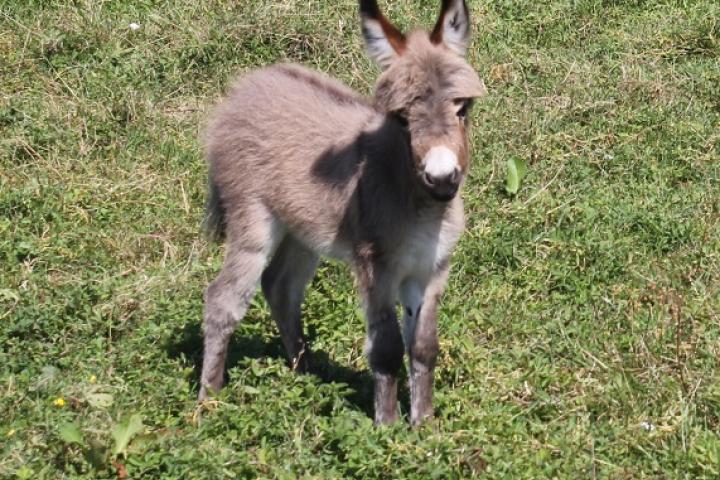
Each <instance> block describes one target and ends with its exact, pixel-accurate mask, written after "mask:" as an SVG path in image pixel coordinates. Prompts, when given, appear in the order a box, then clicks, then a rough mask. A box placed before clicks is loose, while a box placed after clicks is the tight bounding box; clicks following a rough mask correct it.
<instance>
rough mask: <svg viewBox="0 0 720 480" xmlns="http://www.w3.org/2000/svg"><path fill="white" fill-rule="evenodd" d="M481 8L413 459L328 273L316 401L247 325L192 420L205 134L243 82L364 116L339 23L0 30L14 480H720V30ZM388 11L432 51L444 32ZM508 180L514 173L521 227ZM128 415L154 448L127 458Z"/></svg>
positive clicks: (3, 395)
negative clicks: (475, 97)
mask: <svg viewBox="0 0 720 480" xmlns="http://www.w3.org/2000/svg"><path fill="white" fill-rule="evenodd" d="M469 3H470V7H471V11H472V14H473V16H474V19H475V32H476V35H475V41H474V45H473V47H472V49H471V52H470V55H469V56H470V60H471V62H472V63H473V65H475V66H476V67H477V68H478V70H479V71H480V73H481V76H482V77H483V78H485V79H486V82H487V84H488V87H489V89H490V95H489V96H488V97H487V98H486V99H484V100H483V101H481V102H478V105H477V107H476V110H475V112H474V113H473V119H472V122H473V124H474V131H473V152H474V154H473V160H472V167H471V168H472V171H471V176H470V179H469V181H468V184H467V185H466V187H465V192H464V195H465V198H466V212H467V220H468V221H467V223H468V228H467V232H466V234H465V235H464V237H463V239H462V241H461V244H460V245H459V248H458V251H457V253H456V255H455V257H454V266H453V272H452V275H451V278H450V283H449V287H448V291H447V294H446V295H445V299H444V303H443V307H442V310H441V312H440V330H441V345H442V354H441V359H440V362H439V367H438V371H437V374H436V379H437V395H436V404H437V412H436V413H437V419H436V420H435V422H434V423H433V424H431V425H428V426H426V427H424V428H422V429H418V430H410V429H409V428H408V427H407V426H406V425H405V424H401V425H397V426H394V427H392V428H383V429H374V428H373V427H372V422H371V420H370V418H369V417H368V413H369V412H370V410H371V408H372V406H371V402H370V398H371V397H370V381H369V378H368V375H367V367H366V363H365V360H364V358H363V353H362V347H363V331H364V328H363V321H362V318H361V316H360V314H359V310H358V304H357V300H356V298H355V296H354V293H353V289H352V281H351V279H350V277H349V275H348V272H347V270H346V269H345V268H344V267H342V266H341V265H338V264H335V263H325V264H323V265H322V266H321V268H320V270H319V271H318V274H317V275H316V277H315V279H314V281H313V284H312V286H311V288H310V289H309V291H308V297H307V301H306V304H305V307H304V309H305V317H306V322H307V328H308V330H309V331H310V333H311V337H312V338H313V344H314V349H315V350H317V351H319V352H320V362H319V367H318V372H316V375H309V376H302V377H300V376H295V375H293V374H292V373H291V372H290V371H289V370H288V369H287V368H286V366H285V364H284V360H283V359H282V349H281V347H280V344H279V342H278V340H277V334H276V331H275V327H274V326H273V325H272V321H271V319H270V316H269V311H268V308H267V306H266V305H265V303H264V302H263V300H262V299H261V298H260V297H258V298H257V299H256V300H255V302H254V304H253V307H252V308H251V310H250V312H249V314H248V317H247V318H246V320H245V321H244V323H243V324H242V326H241V327H240V328H238V331H237V333H236V335H235V337H234V339H233V348H232V351H231V355H232V357H233V358H232V359H231V361H230V365H231V369H230V371H229V383H228V387H227V388H226V389H225V390H224V391H223V392H222V394H221V397H220V399H219V401H218V403H217V405H216V406H215V408H214V409H213V411H212V412H210V413H208V414H206V415H205V416H204V417H203V419H202V421H201V422H199V423H198V421H197V420H198V419H197V417H196V416H195V415H194V413H195V412H194V409H195V404H194V398H195V396H196V392H197V365H198V362H199V359H200V355H201V338H200V319H201V315H202V292H203V289H204V288H205V286H206V285H207V283H208V281H209V280H210V279H212V277H213V275H214V274H215V272H217V270H218V268H219V265H220V262H221V260H222V248H221V247H218V246H216V245H209V244H207V243H206V242H205V241H204V240H203V239H202V238H201V236H200V235H199V224H200V219H201V215H202V204H203V199H204V195H205V174H206V171H205V165H204V162H203V160H202V156H201V146H200V145H199V142H198V137H199V134H200V130H201V125H202V123H203V120H204V118H205V115H206V113H207V111H208V109H209V108H210V107H211V106H212V105H213V103H214V102H215V101H216V100H217V99H218V98H219V97H220V95H221V94H222V92H223V90H224V88H225V87H226V86H227V84H228V82H229V81H230V79H231V78H232V77H233V76H234V75H236V74H237V73H239V72H243V71H247V70H249V69H252V68H255V67H257V66H260V65H265V64H268V63H272V62H275V61H294V62H300V63H303V64H305V65H308V66H311V67H314V68H318V69H320V70H322V71H325V72H328V73H330V74H332V75H334V76H337V77H338V78H340V79H342V80H343V81H344V82H346V83H348V84H349V85H351V86H353V87H354V88H357V89H358V90H360V91H362V92H365V93H369V92H370V91H371V89H372V84H373V80H374V78H375V76H376V74H377V71H376V69H375V67H373V66H372V65H371V64H370V62H369V60H367V59H366V58H365V56H364V54H363V52H362V46H361V43H360V37H359V27H358V26H357V21H358V20H357V13H356V7H355V3H354V2H352V1H349V0H348V1H345V0H344V1H342V2H338V3H336V4H333V5H330V4H328V3H327V2H320V1H318V0H312V1H309V2H298V1H293V0H284V1H280V2H272V3H267V2H260V1H259V0H246V1H242V2H235V3H227V2H220V1H215V0H211V1H208V2H196V3H192V2H180V1H157V2H90V1H82V0H81V1H77V2H74V3H70V4H68V2H60V1H50V2H45V1H43V2H40V1H10V2H6V3H4V4H3V5H2V6H0V85H2V88H1V89H0V265H2V269H0V345H2V348H1V349H0V380H1V383H0V436H1V437H0V438H2V441H0V477H5V476H9V477H14V476H16V477H20V478H58V477H67V478H78V477H83V478H103V477H117V476H118V475H119V474H120V473H121V472H122V469H124V470H126V471H127V473H128V474H129V476H130V477H131V478H140V477H146V478H225V477H228V478H236V477H248V478H254V477H258V476H260V477H272V478H294V477H301V476H306V477H321V478H326V477H330V478H347V477H361V478H378V477H383V478H384V477H398V478H428V477H440V478H466V477H468V476H470V475H473V474H482V475H484V476H486V477H488V478H717V477H718V475H720V437H719V436H718V433H717V432H718V429H719V427H720V425H719V419H720V413H719V412H720V374H718V370H717V368H718V358H719V355H720V347H719V345H720V343H719V340H720V338H719V337H720V319H719V317H718V315H719V312H720V193H719V190H718V180H719V177H720V145H719V143H718V142H719V141H720V125H719V121H720V60H719V55H720V7H719V6H718V5H717V3H716V2H713V1H710V0H701V1H697V2H680V1H677V2H676V1H640V0H638V1H631V2H630V1H628V2H620V1H608V0H606V1H601V0H581V1H570V0H567V1H558V2H548V1H542V2H527V1H502V2H484V1H471V2H469ZM387 7H388V15H389V16H390V17H391V18H392V19H393V20H394V21H397V23H398V24H400V25H401V26H403V27H410V26H412V25H416V24H421V23H423V24H425V25H430V24H431V23H432V21H433V20H434V14H435V10H436V2H432V1H416V2H391V4H390V5H387ZM131 22H136V23H138V24H139V25H140V28H139V29H138V30H131V29H130V28H129V24H130V23H131ZM511 157H517V158H520V159H523V160H525V161H526V162H528V164H529V173H528V176H527V177H526V178H525V181H524V184H523V186H522V188H521V190H520V192H519V194H518V195H517V196H516V197H512V198H511V197H508V196H506V195H505V193H504V192H503V189H502V185H503V180H504V168H505V161H506V160H507V159H508V158H511ZM406 398H407V397H406V392H405V400H404V401H403V409H405V410H406V409H407V400H406ZM59 400H62V401H59ZM133 414H138V415H140V416H141V418H142V421H143V423H144V428H143V430H142V432H141V433H139V434H137V435H135V436H134V437H133V439H132V441H131V442H130V444H129V446H128V447H127V449H125V450H124V451H122V452H118V453H115V452H113V446H114V445H116V440H115V437H114V435H113V432H115V431H116V429H117V428H118V425H122V422H123V420H124V419H126V418H128V417H129V416H130V415H133ZM68 423H72V424H74V425H76V426H77V428H78V429H79V430H80V432H81V434H82V435H83V441H82V442H80V443H79V444H77V443H68V442H67V440H63V438H62V435H61V430H62V427H63V426H64V425H66V424H68ZM93 455H95V456H96V457H101V458H99V459H97V458H93Z"/></svg>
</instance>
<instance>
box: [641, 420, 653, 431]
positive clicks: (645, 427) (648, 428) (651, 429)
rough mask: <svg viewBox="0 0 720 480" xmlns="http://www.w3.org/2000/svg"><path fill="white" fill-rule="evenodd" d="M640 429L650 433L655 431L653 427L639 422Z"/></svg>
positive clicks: (650, 424)
mask: <svg viewBox="0 0 720 480" xmlns="http://www.w3.org/2000/svg"><path fill="white" fill-rule="evenodd" d="M640 428H642V429H643V430H647V431H648V432H652V431H653V430H655V425H653V424H652V423H648V422H640Z"/></svg>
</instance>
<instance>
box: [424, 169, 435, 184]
mask: <svg viewBox="0 0 720 480" xmlns="http://www.w3.org/2000/svg"><path fill="white" fill-rule="evenodd" d="M425 183H427V184H428V185H430V186H432V185H435V179H434V178H433V176H432V175H430V174H429V173H428V172H425Z"/></svg>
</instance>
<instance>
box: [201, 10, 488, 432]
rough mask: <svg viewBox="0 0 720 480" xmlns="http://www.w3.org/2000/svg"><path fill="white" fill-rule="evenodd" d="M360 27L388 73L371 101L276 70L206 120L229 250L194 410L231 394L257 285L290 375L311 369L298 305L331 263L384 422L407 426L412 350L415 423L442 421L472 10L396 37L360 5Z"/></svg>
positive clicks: (241, 88)
mask: <svg viewBox="0 0 720 480" xmlns="http://www.w3.org/2000/svg"><path fill="white" fill-rule="evenodd" d="M360 14H361V19H362V31H363V35H364V38H365V42H366V46H367V50H368V53H369V55H370V56H371V57H372V58H373V59H374V60H375V61H376V62H377V63H378V64H379V65H380V67H381V68H382V69H383V73H382V74H381V75H380V78H379V79H378V81H377V85H376V90H375V95H374V98H373V99H372V100H367V99H365V98H363V97H361V96H359V95H358V94H357V93H355V92H354V91H352V90H350V89H349V88H348V87H346V86H344V85H343V84H341V83H339V82H337V81H335V80H333V79H331V78H328V77H326V76H324V75H321V74H319V73H316V72H313V71H310V70H307V69H305V68H302V67H300V66H296V65H278V66H273V67H269V68H265V69H262V70H258V71H255V72H253V73H250V74H248V75H247V76H245V77H244V78H242V79H240V80H239V81H238V83H237V84H236V85H235V86H234V88H233V89H232V90H231V92H230V94H229V96H228V98H227V99H226V100H225V101H224V102H222V103H221V104H220V106H219V107H218V108H217V109H216V110H215V112H214V114H213V115H212V117H211V119H210V121H209V124H208V128H207V133H206V151H207V157H208V161H209V165H210V197H209V201H208V211H207V216H208V226H209V227H210V230H211V233H213V234H215V235H221V234H223V233H224V234H225V235H226V237H227V252H226V258H225V264H224V266H223V269H222V271H221V272H220V274H219V275H218V277H217V278H216V279H215V280H214V281H213V282H212V283H211V284H210V286H209V287H208V289H207V292H206V296H205V301H206V306H205V319H204V322H205V324H204V330H205V352H204V359H203V370H202V377H201V389H200V396H199V398H200V400H203V399H205V398H207V396H208V395H209V393H210V392H212V391H218V390H219V389H220V387H221V386H222V382H223V370H224V365H225V357H226V354H227V349H228V341H229V339H230V336H231V334H232V332H233V330H234V328H235V326H236V325H237V323H238V322H239V321H240V320H241V319H242V318H243V316H244V315H245V311H246V309H247V306H248V304H249V302H250V300H251V299H252V297H253V295H254V293H255V289H256V287H257V284H258V281H259V282H260V284H261V286H262V291H263V293H264V294H265V297H266V298H267V301H268V303H269V305H270V308H271V311H272V315H273V318H274V319H275V321H276V322H277V325H278V329H279V331H280V335H281V337H282V341H283V343H284V345H285V348H286V349H287V353H288V356H289V357H290V360H291V362H292V365H293V367H294V368H296V369H298V370H300V371H304V370H306V369H307V368H308V361H309V355H310V352H309V349H308V345H307V344H306V342H305V339H304V337H303V328H302V322H301V318H300V307H301V303H302V300H303V296H304V290H305V286H306V284H307V283H308V282H309V281H310V279H311V278H312V276H313V273H314V271H315V267H316V266H317V263H318V258H319V257H320V256H321V255H325V256H330V257H333V258H337V259H341V260H344V261H346V262H347V263H349V264H350V265H351V267H352V269H353V272H354V274H355V277H356V279H357V285H358V289H359V291H360V294H361V296H362V300H363V305H364V309H365V313H366V317H367V356H368V359H369V363H370V367H371V369H372V372H373V378H374V382H375V394H374V398H375V421H376V423H391V422H394V421H396V420H397V418H398V408H397V375H398V371H399V370H400V368H401V366H402V361H403V347H404V349H405V350H406V351H407V353H408V355H409V365H410V374H409V376H410V380H409V381H410V392H411V411H410V419H411V422H412V423H413V424H418V423H420V422H422V421H423V419H425V418H426V417H429V416H431V415H432V413H433V409H432V386H433V371H434V368H435V360H436V357H437V354H438V339H437V320H436V312H437V305H438V302H439V299H440V296H441V295H442V292H443V288H444V285H445V281H446V279H447V275H448V268H449V259H450V254H451V251H452V249H453V247H454V246H455V243H456V242H457V240H458V237H459V236H460V233H461V231H462V229H463V223H464V220H463V212H462V201H461V199H460V197H459V196H458V195H457V192H458V190H459V189H460V187H461V185H462V183H463V181H464V178H465V175H466V173H467V170H468V162H469V154H468V135H467V128H468V111H469V108H470V105H471V101H472V99H473V98H475V97H479V96H482V95H483V94H484V93H485V87H484V85H483V82H482V81H481V80H480V78H479V77H478V75H477V73H476V72H475V71H474V70H473V69H472V68H471V67H470V66H469V65H468V64H467V63H466V62H465V60H464V59H463V55H464V53H465V49H466V47H467V44H468V37H469V30H470V29H469V27H470V21H469V17H468V10H467V6H466V5H465V2H464V0H444V1H443V2H442V9H441V12H440V18H439V20H438V22H437V24H436V25H435V28H434V30H433V31H432V33H430V34H428V33H427V32H425V31H414V32H412V33H409V34H408V35H405V34H403V33H401V32H400V31H399V30H398V29H397V28H396V27H395V26H393V25H392V24H391V23H390V22H389V21H388V20H387V19H386V18H385V17H384V16H383V15H382V14H381V13H380V10H379V8H378V6H377V3H376V2H375V0H361V1H360ZM398 298H399V299H400V301H401V303H402V305H403V311H404V315H403V330H402V332H401V329H400V326H399V324H398V320H397V317H396V313H395V306H396V302H397V300H398Z"/></svg>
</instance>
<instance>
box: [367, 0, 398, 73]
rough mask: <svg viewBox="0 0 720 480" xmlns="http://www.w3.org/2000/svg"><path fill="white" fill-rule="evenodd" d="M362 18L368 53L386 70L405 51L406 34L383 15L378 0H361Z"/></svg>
mask: <svg viewBox="0 0 720 480" xmlns="http://www.w3.org/2000/svg"><path fill="white" fill-rule="evenodd" d="M360 20H361V22H362V33H363V37H364V38H365V47H366V48H367V52H368V55H370V58H372V59H373V60H375V62H376V63H377V64H378V65H380V68H382V69H383V70H385V69H386V68H388V67H389V66H390V65H391V64H392V63H393V61H395V59H396V58H397V57H398V56H400V55H401V54H402V53H403V51H405V35H403V33H402V32H401V31H400V30H398V29H397V27H395V25H393V24H392V23H390V22H389V21H388V19H387V18H385V17H384V16H383V14H382V13H381V12H380V8H379V7H378V4H377V1H376V0H360Z"/></svg>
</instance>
